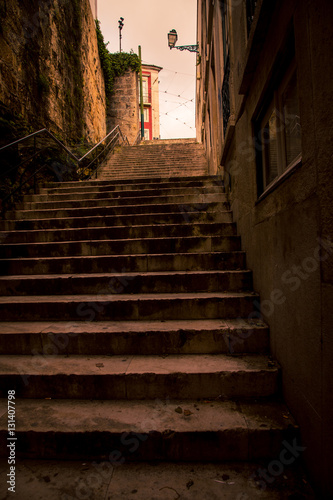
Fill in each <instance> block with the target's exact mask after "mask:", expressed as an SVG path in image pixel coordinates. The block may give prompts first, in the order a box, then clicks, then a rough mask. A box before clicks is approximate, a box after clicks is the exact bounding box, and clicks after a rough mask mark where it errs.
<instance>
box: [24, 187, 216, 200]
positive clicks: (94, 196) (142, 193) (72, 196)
mask: <svg viewBox="0 0 333 500" xmlns="http://www.w3.org/2000/svg"><path fill="white" fill-rule="evenodd" d="M184 193H186V196H192V195H197V196H201V195H203V194H221V196H222V199H221V201H226V195H225V194H223V191H222V188H221V187H219V186H207V187H206V186H201V187H187V188H186V189H185V188H183V187H170V188H163V189H162V188H155V189H149V188H147V187H146V188H145V189H139V190H134V189H132V190H126V191H125V190H115V191H113V190H109V191H106V190H105V191H102V192H100V191H93V190H92V189H90V190H89V191H84V192H79V193H77V192H76V193H75V192H69V193H40V194H29V195H25V196H24V198H23V202H24V203H29V202H34V203H37V202H46V201H47V202H51V201H56V202H60V201H63V200H65V201H70V200H100V199H105V198H110V199H111V200H113V199H122V198H135V197H138V198H142V197H151V196H155V197H156V196H159V197H165V196H183V195H184Z"/></svg>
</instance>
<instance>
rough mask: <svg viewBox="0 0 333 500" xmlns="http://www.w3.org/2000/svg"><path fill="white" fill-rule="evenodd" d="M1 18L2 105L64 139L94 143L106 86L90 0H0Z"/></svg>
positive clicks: (102, 126)
mask: <svg viewBox="0 0 333 500" xmlns="http://www.w3.org/2000/svg"><path fill="white" fill-rule="evenodd" d="M0 22H1V29H0V54H1V64H0V107H1V109H2V110H10V112H11V113H13V115H15V116H16V117H17V116H21V117H22V118H24V119H26V120H27V121H28V123H29V124H30V126H31V128H32V129H33V130H38V129H39V128H42V127H47V128H49V129H50V130H51V131H53V132H56V133H58V135H59V136H60V137H61V138H62V139H63V140H66V141H68V142H75V141H79V140H81V139H82V138H84V139H86V140H87V141H89V142H92V143H94V142H97V141H99V140H100V139H101V138H102V137H103V136H104V135H105V134H106V123H105V122H106V117H105V90H104V78H103V74H102V70H101V67H100V61H99V56H98V48H97V38H96V32H95V23H94V19H93V16H92V11H91V7H90V4H89V0H75V1H68V0H45V1H44V2H40V1H38V0H31V1H30V2H21V1H18V0H4V1H3V2H1V9H0ZM2 114H3V115H4V113H2Z"/></svg>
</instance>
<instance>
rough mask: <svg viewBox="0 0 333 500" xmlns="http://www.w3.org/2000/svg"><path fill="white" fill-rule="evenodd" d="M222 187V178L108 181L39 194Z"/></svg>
mask: <svg viewBox="0 0 333 500" xmlns="http://www.w3.org/2000/svg"><path fill="white" fill-rule="evenodd" d="M209 186H213V187H221V189H223V182H222V180H221V178H217V177H211V178H210V177H208V178H199V179H197V178H196V177H195V178H191V179H185V180H182V179H180V180H173V181H170V182H169V181H168V180H161V179H160V180H159V181H158V182H156V181H155V182H154V180H153V181H150V182H149V180H147V181H141V182H139V183H130V182H124V183H116V182H106V181H99V180H96V181H94V184H92V183H91V182H90V183H89V182H77V183H76V184H75V185H71V186H66V185H65V184H64V183H59V184H58V185H57V187H40V188H39V193H40V194H44V193H49V194H57V193H65V194H66V193H72V192H73V193H84V192H87V191H89V190H90V189H93V191H95V192H97V191H98V192H100V193H102V192H103V191H131V190H133V191H137V190H139V189H160V188H161V189H165V188H168V189H169V188H183V189H187V188H201V187H209Z"/></svg>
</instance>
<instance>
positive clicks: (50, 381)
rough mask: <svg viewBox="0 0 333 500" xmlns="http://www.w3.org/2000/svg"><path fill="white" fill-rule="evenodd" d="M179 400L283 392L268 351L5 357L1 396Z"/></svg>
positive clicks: (0, 368) (0, 372) (1, 367)
mask: <svg viewBox="0 0 333 500" xmlns="http://www.w3.org/2000/svg"><path fill="white" fill-rule="evenodd" d="M8 390H15V397H16V398H52V399H128V400H131V399H143V400H149V399H154V398H167V397H168V396H169V397H170V396H171V395H172V397H173V398H176V399H201V398H220V399H228V398H235V399H237V398H246V399H247V398H259V397H261V398H264V397H268V396H272V395H275V394H277V393H278V392H279V390H280V387H279V367H278V366H277V365H276V364H275V363H273V362H272V361H270V360H269V359H268V357H267V356H265V355H238V356H228V355H225V354H214V355H211V354H186V355H182V354H179V355H171V354H170V355H168V356H164V357H163V356H156V355H149V356H147V355H146V356H143V355H131V356H126V355H123V356H97V355H90V354H89V355H88V356H83V355H82V356H81V355H70V356H67V355H62V354H58V355H57V356H25V355H20V356H9V355H3V356H1V364H0V397H2V398H5V397H6V395H7V394H8Z"/></svg>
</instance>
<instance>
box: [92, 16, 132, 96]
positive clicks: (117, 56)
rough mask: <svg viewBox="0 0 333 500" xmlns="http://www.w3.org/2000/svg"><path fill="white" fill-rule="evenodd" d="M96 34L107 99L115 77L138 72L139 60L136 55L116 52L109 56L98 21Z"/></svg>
mask: <svg viewBox="0 0 333 500" xmlns="http://www.w3.org/2000/svg"><path fill="white" fill-rule="evenodd" d="M96 33H97V42H98V51H99V57H100V60H101V66H102V70H103V74H104V81H105V93H106V97H107V98H109V97H110V96H111V94H112V91H113V86H114V80H115V78H116V77H117V76H121V75H123V74H124V73H125V72H126V71H127V70H128V69H131V70H133V71H137V72H138V71H139V70H140V59H139V57H138V55H137V54H134V53H132V52H131V53H128V52H116V53H114V54H111V53H110V52H109V51H108V49H107V48H106V47H107V43H105V42H104V37H103V34H102V32H101V28H100V21H98V20H96Z"/></svg>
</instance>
